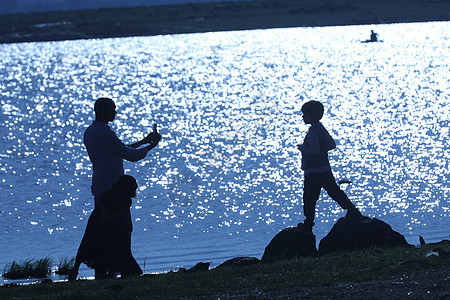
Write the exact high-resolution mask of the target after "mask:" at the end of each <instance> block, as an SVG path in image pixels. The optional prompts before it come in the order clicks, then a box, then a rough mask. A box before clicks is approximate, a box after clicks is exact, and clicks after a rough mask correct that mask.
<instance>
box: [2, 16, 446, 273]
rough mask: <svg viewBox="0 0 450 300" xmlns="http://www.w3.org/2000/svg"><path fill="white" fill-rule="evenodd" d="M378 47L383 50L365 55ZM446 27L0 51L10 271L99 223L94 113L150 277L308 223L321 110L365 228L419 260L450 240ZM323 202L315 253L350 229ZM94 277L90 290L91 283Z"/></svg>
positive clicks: (249, 250)
mask: <svg viewBox="0 0 450 300" xmlns="http://www.w3.org/2000/svg"><path fill="white" fill-rule="evenodd" d="M371 29H374V30H375V31H376V32H377V33H378V34H379V35H380V38H381V39H382V40H383V42H382V43H360V41H361V40H364V39H367V38H368V37H369V35H370V30H371ZM449 32H450V23H449V22H437V23H416V24H393V25H373V26H345V27H323V28H292V29H271V30H255V31H239V32H220V33H204V34H186V35H172V36H156V37H133V38H118V39H102V40H81V41H64V42H45V43H23V44H8V45H7V44H4V45H0V52H1V56H0V78H1V85H0V95H1V98H0V120H1V124H2V126H1V127H0V139H1V144H0V174H1V177H0V203H1V204H0V205H1V206H0V218H1V223H0V239H1V245H2V247H1V248H0V267H1V268H3V266H5V265H6V264H7V263H10V262H11V261H12V260H18V261H20V260H24V259H26V258H42V257H45V256H49V257H52V258H53V259H54V260H55V261H56V263H57V262H58V260H59V259H61V258H64V257H68V258H70V257H73V256H75V254H76V251H77V247H78V245H79V242H80V240H81V238H82V236H83V233H84V229H85V226H86V222H87V219H88V217H89V214H90V213H91V211H92V209H93V197H92V196H91V194H90V182H91V163H90V161H89V158H88V156H87V153H86V150H85V148H84V146H83V142H82V136H83V132H84V130H85V129H86V128H87V126H89V125H90V124H91V122H92V120H93V104H94V101H95V99H96V98H98V97H103V96H106V97H111V98H113V99H114V100H115V101H116V104H117V106H118V116H117V119H116V121H114V122H113V123H112V124H111V126H112V128H113V129H114V130H115V131H116V132H117V133H118V136H119V137H120V138H121V139H122V140H123V141H124V142H128V143H131V142H134V141H136V140H137V139H139V138H142V137H143V136H144V135H145V134H146V133H149V132H150V131H151V127H152V124H153V123H154V122H156V123H158V124H159V129H160V132H161V134H162V135H163V140H162V141H161V143H160V145H159V146H158V147H157V148H155V149H154V150H153V151H151V152H150V153H149V155H148V157H147V159H145V160H143V161H140V162H138V163H126V164H125V167H126V169H127V171H126V172H127V173H128V174H131V175H133V176H135V177H136V178H137V181H138V183H139V185H140V187H139V191H138V196H137V198H136V199H134V203H133V207H132V217H133V222H134V231H133V240H132V243H133V252H134V255H135V257H136V259H137V261H138V263H139V264H140V265H141V267H142V268H143V269H144V264H145V271H146V272H155V271H165V270H170V269H174V270H176V269H177V268H179V267H191V266H193V265H194V264H195V263H197V262H199V261H204V262H209V261H211V262H212V266H215V265H218V264H219V263H221V262H223V261H225V260H227V259H229V258H233V257H237V256H256V257H258V258H260V257H261V256H262V254H263V252H264V248H265V246H267V244H268V243H269V242H270V240H271V238H272V237H273V236H274V235H275V234H277V233H278V232H279V231H280V230H281V229H284V228H286V227H288V226H295V225H297V223H298V222H300V221H302V220H303V215H302V204H301V203H302V202H301V201H302V187H303V174H302V171H301V170H300V153H299V151H298V150H297V149H296V145H297V144H298V143H299V142H301V141H302V140H303V137H304V135H305V133H306V131H307V128H308V127H307V126H306V125H305V124H303V122H302V118H301V113H300V107H301V104H302V103H304V102H305V101H307V100H320V101H322V102H323V103H324V105H325V108H326V113H325V117H324V119H323V124H324V125H325V126H326V127H327V128H328V129H329V131H330V133H331V134H332V135H333V136H334V137H335V139H336V141H337V143H338V147H337V149H335V150H333V151H332V152H330V158H331V161H332V166H333V169H334V173H335V176H336V178H337V179H350V180H351V181H352V182H353V183H352V184H351V185H349V186H347V187H345V191H346V192H347V194H348V195H349V196H350V198H351V200H352V201H353V202H354V203H355V204H356V205H357V206H358V207H359V208H360V210H361V211H362V212H363V214H365V215H368V216H370V217H377V218H379V219H381V220H383V221H385V222H387V223H388V224H390V225H391V226H392V227H393V229H394V230H396V231H398V232H400V233H401V234H403V235H404V236H405V237H406V239H407V241H408V242H409V243H412V244H418V236H419V235H422V236H423V237H424V238H425V240H426V241H428V242H437V241H440V240H442V239H446V238H448V235H449V233H450V226H449V225H450V222H449V213H450V212H449V208H450V206H449V199H450V180H449V179H450V178H449V161H450V152H449V150H448V149H449V148H450V142H449V140H450V139H449V135H450V133H449V105H450V97H449V91H450V80H449V78H450V77H449V65H450V59H449V57H450V55H449V53H450V52H449V48H450V35H449ZM344 213H345V212H344V211H342V210H341V209H340V208H339V206H338V205H337V204H336V203H335V202H333V201H332V200H331V199H330V198H329V197H328V196H327V195H326V193H324V192H323V193H322V195H321V199H320V201H319V202H318V205H317V219H316V226H315V228H314V231H315V234H316V237H317V242H319V241H320V239H321V238H323V237H324V236H325V235H326V234H327V233H328V232H329V230H330V229H331V227H332V226H333V224H334V222H335V221H336V220H337V219H339V218H340V217H342V216H343V215H344ZM81 275H82V276H91V275H93V272H92V271H91V270H89V269H87V268H86V267H83V268H82V269H81Z"/></svg>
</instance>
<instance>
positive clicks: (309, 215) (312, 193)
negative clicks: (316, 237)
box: [303, 173, 322, 228]
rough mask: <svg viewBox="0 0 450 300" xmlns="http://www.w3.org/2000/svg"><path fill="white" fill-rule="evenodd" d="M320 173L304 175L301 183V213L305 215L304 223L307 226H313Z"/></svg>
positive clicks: (318, 193)
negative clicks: (302, 183)
mask: <svg viewBox="0 0 450 300" xmlns="http://www.w3.org/2000/svg"><path fill="white" fill-rule="evenodd" d="M320 175H321V174H315V173H313V174H308V175H306V176H305V181H304V185H303V213H304V215H305V221H304V225H305V226H307V227H308V228H309V227H311V228H312V226H313V224H314V218H315V214H316V202H317V200H318V199H319V196H320V190H321V189H322V184H321V182H320V177H319V176H320Z"/></svg>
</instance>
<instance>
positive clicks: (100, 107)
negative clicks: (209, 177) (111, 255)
mask: <svg viewBox="0 0 450 300" xmlns="http://www.w3.org/2000/svg"><path fill="white" fill-rule="evenodd" d="M94 111H95V121H94V122H93V123H92V124H91V125H90V126H89V127H88V128H87V129H86V131H85V132H84V145H85V146H86V149H87V152H88V154H89V158H90V160H91V162H92V165H93V175H92V186H91V190H92V194H93V195H94V197H95V208H94V211H93V212H92V214H91V216H90V217H89V221H88V226H87V227H86V228H87V229H86V232H85V235H84V237H83V240H82V242H81V245H80V248H79V250H78V253H77V260H78V265H79V263H81V261H86V262H87V263H88V265H89V264H90V265H91V267H93V268H94V269H95V278H96V279H101V278H105V277H109V276H114V274H113V272H112V271H111V270H110V269H111V268H110V266H109V264H110V262H108V261H107V260H106V257H104V255H101V254H98V253H97V252H98V250H99V249H100V248H99V247H96V243H97V244H98V241H96V240H98V239H99V238H100V237H96V236H95V234H92V232H94V233H96V232H98V230H96V229H95V228H94V227H96V226H97V227H98V226H99V225H98V219H99V218H101V217H102V216H103V215H105V211H106V210H105V209H104V207H107V206H108V204H110V203H109V202H111V201H113V200H114V199H112V198H111V195H110V194H111V193H109V194H108V192H110V191H111V190H112V188H113V186H114V185H115V184H116V183H117V182H118V181H119V180H120V178H121V177H122V176H123V175H124V169H123V160H124V159H126V160H128V161H139V160H141V159H143V158H145V156H146V155H147V153H148V151H150V150H151V149H153V148H154V147H156V145H158V143H159V141H160V140H161V135H160V134H159V133H158V132H156V131H155V132H152V133H151V134H149V135H148V136H147V137H145V138H144V139H142V140H140V141H139V142H136V143H134V144H131V145H129V146H127V145H125V144H124V143H122V141H121V140H119V138H118V137H117V136H116V134H115V133H114V131H112V129H111V128H110V127H109V126H108V123H109V122H112V121H114V118H115V117H116V105H115V104H114V101H113V100H111V99H109V98H99V99H97V101H96V102H95V106H94ZM145 144H148V145H147V146H145V147H142V148H139V147H140V146H142V145H145ZM88 228H91V230H88ZM92 228H94V229H92ZM111 230H112V229H111ZM97 248H98V249H97ZM86 249H88V250H89V249H91V250H92V249H93V250H92V251H91V252H92V253H94V254H93V257H92V259H93V261H94V263H89V259H87V257H88V255H85V254H86V253H85V252H86V251H87V250H86ZM87 252H89V251H87ZM136 265H137V264H136ZM136 270H137V268H136ZM76 271H77V270H76ZM75 273H76V272H75V270H74V273H73V274H71V276H72V278H73V277H75V278H76V274H75Z"/></svg>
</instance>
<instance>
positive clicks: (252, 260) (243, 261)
mask: <svg viewBox="0 0 450 300" xmlns="http://www.w3.org/2000/svg"><path fill="white" fill-rule="evenodd" d="M259 262H260V260H259V259H258V258H256V257H236V258H232V259H229V260H227V261H225V262H223V263H221V264H220V265H218V266H217V267H216V268H222V267H246V266H252V265H256V264H258V263H259Z"/></svg>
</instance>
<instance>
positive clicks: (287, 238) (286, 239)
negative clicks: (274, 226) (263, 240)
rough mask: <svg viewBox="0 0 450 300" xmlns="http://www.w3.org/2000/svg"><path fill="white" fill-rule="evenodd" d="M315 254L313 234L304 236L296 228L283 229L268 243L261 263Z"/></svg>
mask: <svg viewBox="0 0 450 300" xmlns="http://www.w3.org/2000/svg"><path fill="white" fill-rule="evenodd" d="M316 253H317V248H316V237H315V236H314V235H313V234H305V233H303V232H301V231H300V230H299V229H298V228H297V227H289V228H286V229H283V230H282V231H281V232H279V233H278V234H277V235H276V236H275V237H274V238H273V239H272V241H270V243H269V245H268V246H267V247H266V249H265V251H264V255H263V257H262V259H261V261H262V262H264V263H265V262H273V261H275V260H280V259H289V258H296V257H301V256H309V255H314V254H316Z"/></svg>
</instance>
